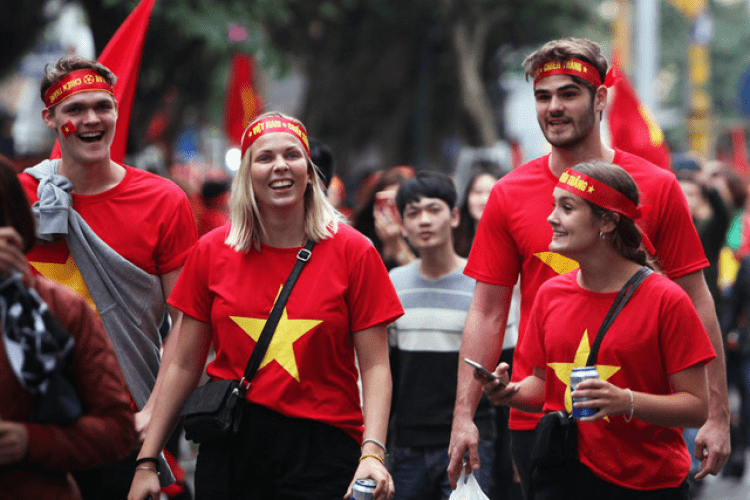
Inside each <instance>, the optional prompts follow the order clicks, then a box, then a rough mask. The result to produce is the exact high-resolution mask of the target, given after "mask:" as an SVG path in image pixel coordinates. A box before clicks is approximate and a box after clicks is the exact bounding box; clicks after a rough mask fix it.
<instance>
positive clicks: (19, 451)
mask: <svg viewBox="0 0 750 500" xmlns="http://www.w3.org/2000/svg"><path fill="white" fill-rule="evenodd" d="M28 450H29V431H28V429H26V426H25V425H23V424H21V423H19V422H10V421H3V420H0V466H2V465H12V464H16V463H18V462H20V461H21V460H23V459H24V457H26V453H27V452H28Z"/></svg>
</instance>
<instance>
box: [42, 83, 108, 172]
mask: <svg viewBox="0 0 750 500" xmlns="http://www.w3.org/2000/svg"><path fill="white" fill-rule="evenodd" d="M42 118H43V119H44V122H45V124H46V125H47V127H49V128H50V129H52V130H54V131H56V132H57V138H58V140H59V141H60V151H61V153H62V157H63V159H65V160H69V161H73V162H75V163H79V164H84V165H85V164H90V163H96V162H99V161H109V148H110V146H111V145H112V140H113V139H114V137H115V125H116V123H117V106H116V104H115V100H114V98H113V97H112V96H111V95H110V94H108V93H107V92H102V91H90V92H81V93H79V94H76V95H73V96H71V97H69V98H67V99H65V100H64V101H63V102H61V103H60V104H58V105H56V106H54V107H53V108H52V109H48V108H45V109H44V110H42ZM69 123H70V124H72V125H73V127H74V128H75V131H74V132H71V133H68V134H67V135H66V134H65V133H64V132H62V130H61V129H62V127H63V126H65V125H67V124H69Z"/></svg>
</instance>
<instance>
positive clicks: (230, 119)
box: [224, 53, 263, 146]
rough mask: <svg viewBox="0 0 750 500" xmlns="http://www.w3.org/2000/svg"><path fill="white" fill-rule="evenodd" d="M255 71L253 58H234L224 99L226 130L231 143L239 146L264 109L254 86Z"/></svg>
mask: <svg viewBox="0 0 750 500" xmlns="http://www.w3.org/2000/svg"><path fill="white" fill-rule="evenodd" d="M253 70H254V63H253V59H252V57H251V56H249V55H247V54H240V53H235V54H234V55H233V56H232V63H231V67H230V69H229V78H228V79H227V82H228V83H227V91H226V96H225V99H224V130H225V132H226V134H227V139H228V140H229V142H231V143H233V144H236V145H238V146H239V144H240V142H241V141H242V132H244V131H245V128H246V127H247V126H248V125H249V124H250V121H252V119H253V118H255V117H256V116H257V115H258V114H259V113H260V111H261V110H262V109H263V101H262V99H261V97H260V96H259V95H258V94H257V93H256V92H255V89H254V86H253Z"/></svg>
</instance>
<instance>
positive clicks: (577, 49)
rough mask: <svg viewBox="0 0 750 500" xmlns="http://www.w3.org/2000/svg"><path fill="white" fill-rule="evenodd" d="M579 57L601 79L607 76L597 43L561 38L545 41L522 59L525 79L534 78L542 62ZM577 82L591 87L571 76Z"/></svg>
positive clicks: (580, 39)
mask: <svg viewBox="0 0 750 500" xmlns="http://www.w3.org/2000/svg"><path fill="white" fill-rule="evenodd" d="M568 59H580V60H581V61H584V62H587V63H589V64H591V65H592V66H593V67H594V68H596V70H597V71H598V72H599V76H600V77H601V79H602V81H604V80H605V79H606V77H607V67H608V66H607V58H606V57H604V56H603V55H602V49H601V47H599V45H598V44H596V43H594V42H592V41H591V40H587V39H585V38H562V39H560V40H552V41H549V42H547V43H545V44H544V45H543V46H542V48H540V49H539V50H536V51H534V52H532V53H531V54H529V55H528V56H527V57H526V59H524V61H523V69H524V71H525V73H526V80H527V81H528V79H529V78H532V80H533V78H534V75H535V74H536V71H537V70H538V69H539V68H541V67H542V66H543V65H544V64H546V63H548V62H553V61H565V60H568ZM572 78H574V79H575V80H576V81H577V82H578V83H582V84H585V85H587V86H588V87H593V85H592V84H591V83H589V82H587V81H586V80H584V79H583V78H579V77H576V76H573V77H572Z"/></svg>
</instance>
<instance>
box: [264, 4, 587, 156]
mask: <svg viewBox="0 0 750 500" xmlns="http://www.w3.org/2000/svg"><path fill="white" fill-rule="evenodd" d="M288 6H289V9H290V11H291V13H292V15H291V17H290V18H289V20H286V21H285V22H284V23H272V22H271V23H265V25H266V27H267V28H268V30H269V34H270V38H271V40H272V42H273V43H274V44H275V45H276V46H278V47H279V48H280V49H281V50H282V51H284V52H286V53H288V54H290V55H291V56H292V57H294V58H295V59H296V60H297V61H299V62H300V64H301V65H302V67H303V68H304V73H305V75H306V76H307V78H308V84H309V87H308V99H307V104H306V108H305V118H306V120H307V122H308V123H309V124H310V125H311V127H310V128H311V129H312V130H313V131H314V132H315V133H316V134H317V135H318V136H319V137H320V138H321V139H322V140H323V141H324V142H327V143H329V144H330V145H331V146H332V147H333V149H334V151H335V152H337V153H338V154H339V155H340V156H343V158H344V159H345V161H346V160H348V161H353V160H354V158H355V154H356V152H359V151H362V150H368V149H370V150H376V151H378V152H379V153H380V155H379V156H380V158H381V159H382V161H383V162H384V163H385V164H391V165H392V164H398V163H412V164H416V165H417V166H426V165H430V166H436V165H438V163H437V162H438V161H439V159H440V157H441V149H442V147H443V144H444V142H445V140H446V139H448V138H458V139H459V140H460V141H461V142H463V143H467V144H470V145H475V146H487V145H492V144H494V143H495V142H496V141H497V139H498V138H500V137H502V136H503V131H502V130H503V129H502V121H501V120H498V117H499V116H502V115H501V111H502V107H501V106H502V102H501V100H502V94H501V89H500V88H499V87H498V85H497V81H498V78H499V76H500V73H501V69H502V68H501V61H500V60H499V58H498V57H497V55H498V52H499V50H500V49H501V47H505V48H506V51H507V48H508V47H510V48H515V49H518V48H520V47H525V46H528V45H529V44H533V45H536V44H539V43H540V42H542V41H546V40H547V39H551V38H555V37H558V36H561V35H562V34H563V33H566V32H567V33H570V32H571V31H572V30H573V27H574V26H576V24H578V23H581V21H582V20H583V19H586V18H587V17H590V16H591V14H590V13H589V10H588V8H587V7H586V6H585V5H584V6H582V5H579V4H578V3H575V2H567V1H554V0H536V1H528V0H440V1H439V2H437V3H435V2H431V1H428V0H398V1H396V0H338V1H332V0H315V1H313V0H305V1H294V0H290V1H289V2H288ZM423 152H426V154H421V153H423Z"/></svg>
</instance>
